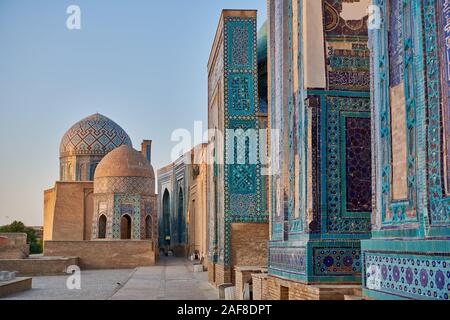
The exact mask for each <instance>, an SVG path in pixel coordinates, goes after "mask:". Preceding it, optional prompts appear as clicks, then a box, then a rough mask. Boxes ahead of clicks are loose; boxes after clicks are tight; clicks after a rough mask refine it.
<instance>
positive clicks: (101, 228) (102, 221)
mask: <svg viewBox="0 0 450 320" xmlns="http://www.w3.org/2000/svg"><path fill="white" fill-rule="evenodd" d="M106 222H107V220H106V216H105V215H104V214H102V215H101V216H100V218H99V219H98V238H99V239H106Z"/></svg>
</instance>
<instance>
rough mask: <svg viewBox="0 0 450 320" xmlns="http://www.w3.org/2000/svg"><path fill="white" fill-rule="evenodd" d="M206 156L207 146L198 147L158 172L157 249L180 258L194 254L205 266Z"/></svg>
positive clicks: (206, 223)
mask: <svg viewBox="0 0 450 320" xmlns="http://www.w3.org/2000/svg"><path fill="white" fill-rule="evenodd" d="M206 157H207V145H206V144H200V145H197V146H195V147H194V148H193V149H192V150H190V151H189V152H187V153H186V154H184V155H183V156H181V157H180V158H179V159H177V160H176V161H175V162H173V163H171V164H169V165H167V166H165V167H164V168H161V169H160V170H158V194H159V198H158V208H159V209H158V210H159V211H158V212H159V215H158V228H159V243H160V248H161V249H162V250H164V251H167V250H169V249H170V250H173V251H174V252H175V254H176V255H179V256H190V255H192V254H197V257H198V258H199V259H202V258H203V262H204V266H207V260H208V259H207V252H208V247H207V228H208V221H207V216H206V207H207V202H206V171H207V164H206ZM167 237H170V239H169V240H168V239H167Z"/></svg>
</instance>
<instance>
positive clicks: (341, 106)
mask: <svg viewBox="0 0 450 320" xmlns="http://www.w3.org/2000/svg"><path fill="white" fill-rule="evenodd" d="M326 112H327V123H326V128H327V135H326V136H327V144H326V146H327V171H326V172H327V176H326V177H327V179H326V186H327V188H326V191H327V204H326V205H327V223H326V232H327V233H333V234H361V233H368V232H369V231H370V226H371V222H370V210H368V209H369V207H368V206H367V202H371V188H372V186H371V183H370V181H369V183H364V184H363V186H364V187H365V190H361V191H360V192H364V194H363V196H362V197H361V198H359V197H358V196H359V194H355V192H352V191H353V189H354V188H352V186H353V184H354V181H355V179H354V178H355V177H357V175H358V172H360V171H361V170H366V174H365V176H366V177H367V172H368V173H369V176H370V169H369V168H362V169H361V168H359V167H358V166H356V167H355V165H354V163H353V162H354V161H352V160H354V159H352V158H351V157H346V155H349V153H350V152H351V150H352V149H355V148H354V146H353V148H352V145H350V146H347V143H348V142H350V143H355V142H354V141H352V140H347V139H346V138H345V137H346V136H348V137H352V130H350V131H349V132H348V133H350V134H348V133H347V132H346V129H350V128H347V126H346V125H345V124H346V122H347V120H348V119H350V118H349V117H351V118H352V119H353V121H355V120H356V121H363V120H364V119H366V120H368V118H367V117H368V114H369V112H370V100H369V99H367V98H343V97H327V108H326ZM366 129H367V128H364V129H363V130H361V131H360V132H359V133H362V134H364V135H365V136H361V137H360V138H359V140H362V139H363V140H364V141H366V145H367V141H368V142H369V146H370V130H366ZM346 133H347V134H346ZM349 151H350V152H349ZM364 152H369V154H370V148H369V149H367V148H366V149H364ZM346 158H347V159H346ZM368 159H370V157H369V158H368ZM368 163H369V164H370V161H368V162H367V161H366V162H365V164H366V165H367V164H368ZM350 169H353V170H350ZM367 170H368V171H367ZM347 176H349V177H354V178H353V179H352V180H351V181H349V182H351V184H350V188H348V187H347ZM347 199H349V200H350V201H349V203H350V204H352V203H357V204H359V202H360V200H362V199H366V206H361V205H358V206H357V208H356V209H359V210H357V211H356V210H352V213H355V211H356V212H357V215H353V214H351V213H348V212H347V205H346V204H345V203H346V202H347ZM353 209H354V208H353ZM361 209H366V210H364V211H362V210H361Z"/></svg>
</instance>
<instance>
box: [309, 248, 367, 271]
mask: <svg viewBox="0 0 450 320" xmlns="http://www.w3.org/2000/svg"><path fill="white" fill-rule="evenodd" d="M313 263H314V275H316V276H329V275H339V276H344V275H349V276H353V275H355V274H360V273H361V250H360V249H359V248H314V249H313Z"/></svg>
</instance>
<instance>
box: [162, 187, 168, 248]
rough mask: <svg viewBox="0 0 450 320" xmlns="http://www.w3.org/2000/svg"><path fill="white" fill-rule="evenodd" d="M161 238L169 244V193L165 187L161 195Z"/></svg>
mask: <svg viewBox="0 0 450 320" xmlns="http://www.w3.org/2000/svg"><path fill="white" fill-rule="evenodd" d="M163 232H164V234H163V238H164V243H165V244H166V245H168V246H169V245H170V195H169V191H167V189H166V190H165V191H164V195H163Z"/></svg>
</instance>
